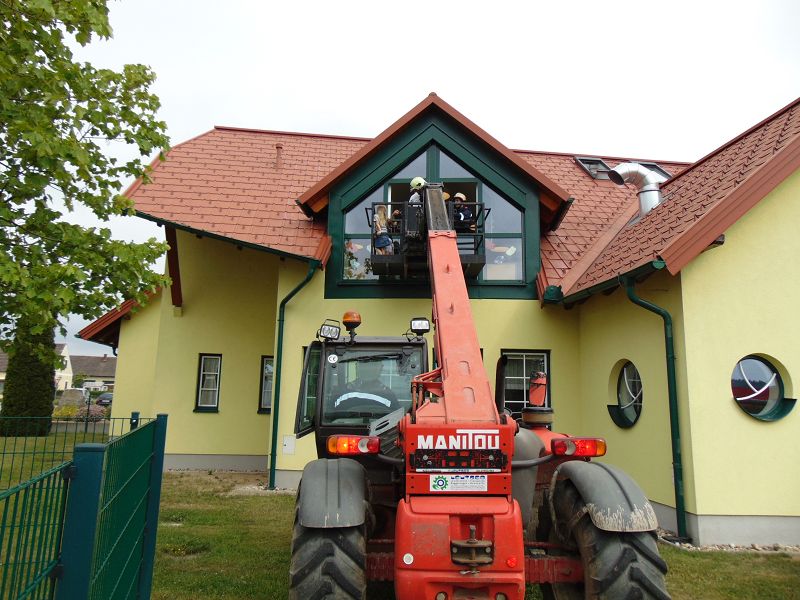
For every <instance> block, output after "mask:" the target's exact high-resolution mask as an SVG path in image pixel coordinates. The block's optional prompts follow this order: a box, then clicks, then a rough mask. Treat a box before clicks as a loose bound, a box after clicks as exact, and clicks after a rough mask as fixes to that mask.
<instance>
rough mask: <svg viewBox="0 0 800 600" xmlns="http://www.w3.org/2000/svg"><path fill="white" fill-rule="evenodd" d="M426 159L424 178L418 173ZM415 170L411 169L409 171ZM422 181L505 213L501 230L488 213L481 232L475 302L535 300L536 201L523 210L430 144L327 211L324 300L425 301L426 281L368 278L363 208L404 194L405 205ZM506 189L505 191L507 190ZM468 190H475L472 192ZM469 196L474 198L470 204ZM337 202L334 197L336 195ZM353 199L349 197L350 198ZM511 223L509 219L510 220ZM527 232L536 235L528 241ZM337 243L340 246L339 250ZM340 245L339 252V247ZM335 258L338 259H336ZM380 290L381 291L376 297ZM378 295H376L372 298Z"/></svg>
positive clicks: (472, 289) (367, 226)
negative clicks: (483, 261) (330, 250)
mask: <svg viewBox="0 0 800 600" xmlns="http://www.w3.org/2000/svg"><path fill="white" fill-rule="evenodd" d="M423 157H424V164H425V172H424V173H422V172H420V171H419V168H420V167H421V164H422V160H421V159H422V158H423ZM412 165H414V167H415V168H411V166H412ZM417 175H423V176H425V178H426V179H427V180H429V181H437V182H442V183H444V184H445V190H446V191H450V190H448V185H449V186H450V187H451V188H453V194H454V193H455V192H456V191H464V192H470V193H467V197H468V200H470V201H476V202H479V203H485V205H486V206H487V207H489V208H492V209H493V211H494V213H495V215H500V214H501V213H504V217H505V221H506V223H505V229H503V228H494V227H492V225H491V223H492V220H493V219H494V215H493V214H492V211H490V212H489V216H488V220H487V228H486V232H485V244H484V245H485V247H486V255H487V265H486V266H485V267H484V269H483V270H482V272H481V274H480V275H479V276H478V278H477V279H475V280H470V281H468V289H469V292H470V296H471V297H473V298H503V297H513V298H534V297H536V292H535V285H534V280H535V277H536V273H537V272H538V268H539V257H538V252H539V244H538V242H539V238H538V195H535V197H534V200H535V202H534V203H533V204H534V206H533V207H531V206H528V207H526V206H524V205H523V204H521V203H520V201H519V194H517V196H518V197H517V198H514V197H513V196H511V194H509V193H508V192H507V191H504V190H502V189H498V188H499V187H500V186H498V185H496V182H492V181H487V178H486V177H485V176H481V174H480V173H475V172H474V171H473V169H472V168H470V165H467V166H464V165H463V164H462V161H460V160H458V159H457V158H456V157H454V156H451V154H450V153H449V152H448V151H447V150H445V149H444V148H442V147H440V146H439V145H438V144H430V145H428V146H427V147H425V148H424V150H422V151H420V152H419V153H417V154H413V155H411V156H409V157H408V158H406V160H405V161H404V163H401V164H400V165H398V168H395V169H393V172H392V173H390V174H389V175H388V176H387V177H386V178H385V179H383V180H381V181H380V182H378V183H377V184H376V185H374V186H373V187H371V188H368V189H367V190H366V191H365V192H363V193H361V194H360V195H359V196H357V197H355V198H353V200H351V201H349V202H340V203H339V207H338V210H337V207H336V206H335V205H333V204H334V203H333V202H332V207H331V209H330V210H331V213H330V214H331V216H332V217H333V218H330V219H329V223H330V226H331V230H330V233H331V236H332V238H333V240H334V256H333V257H332V260H331V268H330V269H329V270H328V271H327V273H326V297H425V296H427V295H429V283H428V282H427V281H408V280H387V279H384V278H379V277H378V276H375V275H372V273H371V272H370V267H369V264H368V261H369V260H370V243H371V223H369V220H368V218H367V213H366V211H365V208H366V207H371V206H372V203H377V202H385V203H390V202H391V201H392V200H393V199H394V198H393V197H392V193H393V192H394V191H396V190H398V189H404V190H405V192H404V193H402V195H401V199H402V200H407V199H408V194H409V193H410V192H409V188H410V185H409V184H410V182H411V179H412V178H413V177H415V176H417ZM506 187H508V186H506ZM471 190H474V192H473V191H471ZM470 194H474V197H473V198H470ZM334 196H335V194H334ZM351 197H352V196H351ZM509 214H512V215H515V218H516V220H517V224H514V225H513V226H511V227H509V225H508V217H509ZM512 220H513V219H512ZM531 232H534V235H532V236H531ZM337 241H339V244H337ZM337 245H338V247H337ZM337 255H338V256H337ZM378 290H379V291H378ZM376 292H377V293H376Z"/></svg>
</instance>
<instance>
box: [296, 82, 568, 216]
mask: <svg viewBox="0 0 800 600" xmlns="http://www.w3.org/2000/svg"><path fill="white" fill-rule="evenodd" d="M429 113H430V114H439V115H444V116H445V117H446V118H449V119H451V120H452V121H454V122H456V123H458V125H460V126H461V127H463V128H464V129H466V130H467V131H468V132H469V133H470V134H471V135H473V136H474V137H475V138H477V139H478V140H480V141H481V142H482V143H484V144H486V145H487V146H489V147H490V148H491V149H492V150H493V151H494V152H496V153H497V154H498V155H500V156H502V157H504V158H505V159H506V160H507V161H508V162H510V163H511V164H513V165H515V166H516V167H517V168H518V169H520V170H521V171H522V172H523V173H525V174H526V175H527V176H528V177H530V178H531V179H533V180H535V181H536V182H537V184H538V186H539V188H540V189H541V190H542V194H541V198H540V202H541V203H542V205H543V207H544V209H545V210H543V211H542V213H547V214H543V215H542V217H543V221H544V222H545V223H546V224H548V225H550V224H552V223H553V221H555V219H556V218H557V216H558V215H559V214H560V212H561V209H562V205H563V203H565V202H566V201H567V200H568V199H569V193H568V192H567V191H566V190H565V189H564V188H563V187H561V186H560V185H558V184H557V183H555V182H554V181H553V180H552V179H551V178H550V177H548V176H547V174H546V173H544V172H542V171H541V170H539V169H537V168H536V167H535V166H534V165H533V164H532V163H531V162H529V161H524V160H521V159H520V157H519V156H518V155H517V154H515V153H514V152H512V151H511V150H509V149H508V148H506V147H505V146H504V145H503V144H501V143H500V142H499V141H497V140H496V139H495V138H493V137H492V136H491V135H489V134H488V133H487V132H486V131H484V130H483V129H481V128H480V127H478V126H477V125H476V124H475V123H473V122H472V121H470V120H469V119H468V118H467V117H465V116H464V115H463V114H461V113H460V112H458V111H457V110H456V109H455V108H453V107H452V106H451V105H450V104H448V103H447V102H445V101H444V100H442V99H441V98H440V97H439V96H437V95H436V94H435V93H431V94H428V96H427V97H426V98H425V99H424V100H423V101H422V102H420V103H419V104H417V105H416V106H415V107H414V108H412V109H411V110H410V111H408V112H407V113H406V114H405V115H403V116H402V117H400V118H399V119H398V120H397V121H395V122H394V123H392V125H390V126H389V127H388V128H387V129H386V130H384V131H383V132H382V133H381V134H380V135H379V136H377V137H376V138H374V139H373V140H371V141H370V142H369V143H367V144H365V145H364V146H363V147H362V148H360V149H359V150H358V151H357V152H356V153H354V154H353V155H352V156H351V157H350V158H348V159H347V160H346V161H344V162H342V163H341V164H340V165H338V166H337V167H336V168H335V169H334V170H333V171H331V172H330V173H328V174H327V175H326V176H325V177H324V178H322V179H321V180H319V181H318V182H317V183H315V184H314V185H313V186H312V187H311V188H309V189H308V190H307V191H306V192H305V193H304V194H303V195H302V196H300V198H299V199H298V200H297V204H298V205H299V206H300V207H301V208H303V210H304V212H305V213H306V214H308V215H311V214H313V213H317V212H320V211H321V210H322V209H323V208H324V207H325V206H326V205H327V193H328V190H329V189H330V188H331V186H332V185H334V184H335V183H336V182H337V181H339V180H341V179H342V178H343V177H345V176H346V175H347V173H349V172H350V171H351V170H352V169H353V168H355V167H356V165H358V164H360V163H361V162H362V161H363V160H365V159H366V158H368V157H369V156H371V155H373V154H374V153H376V152H377V151H378V150H379V149H380V148H381V147H382V146H383V145H384V144H386V143H387V142H388V141H389V140H390V139H392V138H393V137H395V136H396V135H397V134H398V133H400V132H401V131H403V130H404V129H406V128H407V127H409V126H410V125H411V124H412V123H414V122H416V121H417V120H419V119H420V118H421V117H422V116H423V115H425V114H429Z"/></svg>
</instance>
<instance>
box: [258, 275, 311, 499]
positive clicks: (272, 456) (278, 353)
mask: <svg viewBox="0 0 800 600" xmlns="http://www.w3.org/2000/svg"><path fill="white" fill-rule="evenodd" d="M320 264H321V263H320V262H319V261H318V260H311V261H309V263H308V273H306V277H305V279H303V281H301V282H300V283H299V284H297V286H296V287H295V288H294V289H293V290H292V291H291V292H289V293H288V294H286V296H285V297H284V299H283V300H281V304H280V308H279V309H278V344H277V348H276V349H275V398H274V400H273V401H272V437H271V440H270V452H269V489H271V490H274V489H275V467H276V464H275V463H276V458H277V453H278V417H279V416H280V409H281V368H282V363H283V360H282V358H283V329H284V316H285V314H286V305H287V304H288V303H289V300H291V299H292V298H293V297H294V295H295V294H297V292H299V291H300V290H301V289H303V288H304V287H305V286H306V284H307V283H308V282H309V281H311V278H312V277H313V276H314V271H316V270H317V268H319V266H320Z"/></svg>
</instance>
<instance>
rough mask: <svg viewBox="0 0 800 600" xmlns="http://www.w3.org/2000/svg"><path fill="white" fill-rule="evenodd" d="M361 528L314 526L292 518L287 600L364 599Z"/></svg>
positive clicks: (363, 560) (364, 578)
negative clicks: (292, 529) (308, 525)
mask: <svg viewBox="0 0 800 600" xmlns="http://www.w3.org/2000/svg"><path fill="white" fill-rule="evenodd" d="M366 553H367V550H366V541H365V536H364V527H363V526H359V527H339V528H334V529H316V528H308V527H303V526H302V525H300V523H298V522H297V519H296V518H295V523H294V531H293V534H292V557H291V561H290V563H289V600H321V599H322V598H329V599H336V600H339V599H341V600H364V599H365V598H366V593H367V592H366V590H367V579H366V573H365V569H366Z"/></svg>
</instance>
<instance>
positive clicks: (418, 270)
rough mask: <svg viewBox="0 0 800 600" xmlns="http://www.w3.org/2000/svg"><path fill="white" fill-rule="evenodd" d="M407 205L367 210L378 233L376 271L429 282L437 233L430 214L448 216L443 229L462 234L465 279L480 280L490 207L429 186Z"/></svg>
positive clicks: (395, 203) (375, 206) (374, 244)
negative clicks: (431, 241) (430, 249)
mask: <svg viewBox="0 0 800 600" xmlns="http://www.w3.org/2000/svg"><path fill="white" fill-rule="evenodd" d="M421 179H422V178H421V177H418V178H415V180H413V181H412V189H411V192H412V193H411V195H410V197H409V198H408V199H407V200H403V201H399V202H398V201H393V202H391V203H385V202H373V203H372V204H371V205H370V206H367V207H365V209H364V210H365V211H366V216H367V223H368V225H369V226H370V227H371V228H372V238H371V244H370V245H371V250H370V260H371V262H372V272H373V273H374V274H376V275H379V276H389V277H399V278H402V279H415V278H427V276H428V253H427V232H428V231H429V230H430V229H431V227H430V224H431V218H430V212H429V211H430V210H431V208H433V210H434V212H443V214H444V216H446V219H447V220H446V221H441V220H440V222H439V228H440V229H445V230H453V231H455V232H456V236H457V237H456V244H457V246H458V252H459V256H460V258H461V266H462V268H463V270H464V276H465V277H467V278H470V279H474V278H475V277H477V276H478V274H479V273H480V271H481V269H482V268H483V266H484V265H485V264H486V244H485V241H486V239H485V226H486V217H487V216H488V215H489V212H490V210H491V209H490V208H486V207H485V206H484V204H483V203H482V202H470V201H468V200H467V198H466V197H465V196H464V194H461V193H456V194H455V195H454V196H453V197H452V198H451V197H450V195H449V194H448V193H447V192H446V191H445V190H444V187H443V185H442V184H440V183H438V184H437V183H425V182H424V181H423V182H422V183H421V184H418V186H417V187H416V188H415V187H413V186H414V183H415V181H416V180H421Z"/></svg>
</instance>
